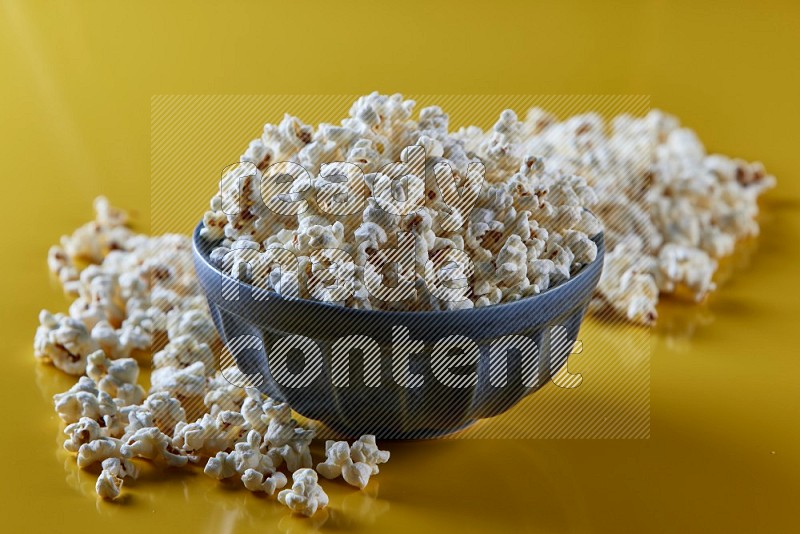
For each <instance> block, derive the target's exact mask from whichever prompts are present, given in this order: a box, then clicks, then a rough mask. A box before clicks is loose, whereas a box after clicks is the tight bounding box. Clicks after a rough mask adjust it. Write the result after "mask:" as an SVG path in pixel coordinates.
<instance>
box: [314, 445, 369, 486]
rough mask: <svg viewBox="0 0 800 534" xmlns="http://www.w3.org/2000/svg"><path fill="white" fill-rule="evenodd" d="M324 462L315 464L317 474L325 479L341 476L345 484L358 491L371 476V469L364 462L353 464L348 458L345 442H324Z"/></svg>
mask: <svg viewBox="0 0 800 534" xmlns="http://www.w3.org/2000/svg"><path fill="white" fill-rule="evenodd" d="M325 456H326V459H325V461H324V462H322V463H320V464H317V472H318V473H319V474H320V475H322V476H324V477H325V478H327V479H333V478H336V477H338V476H341V477H342V478H343V479H344V481H345V482H347V483H348V484H350V485H351V486H356V487H357V488H359V489H364V488H365V487H366V485H367V482H369V477H370V475H372V467H371V466H369V465H367V464H366V463H364V462H353V460H352V458H351V457H350V446H349V445H348V444H347V442H346V441H332V440H328V441H326V442H325Z"/></svg>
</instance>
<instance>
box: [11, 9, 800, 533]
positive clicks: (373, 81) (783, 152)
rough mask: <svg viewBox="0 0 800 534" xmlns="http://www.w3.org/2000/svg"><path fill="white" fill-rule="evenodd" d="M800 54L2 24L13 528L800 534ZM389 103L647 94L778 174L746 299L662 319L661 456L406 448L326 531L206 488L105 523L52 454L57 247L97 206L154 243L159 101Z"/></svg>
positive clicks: (654, 422)
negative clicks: (131, 214) (341, 97)
mask: <svg viewBox="0 0 800 534" xmlns="http://www.w3.org/2000/svg"><path fill="white" fill-rule="evenodd" d="M523 6H524V7H523ZM798 35H800V7H798V6H797V5H796V4H792V3H789V2H786V3H783V4H781V3H777V2H776V3H769V4H765V3H758V2H749V3H730V2H726V3H720V4H719V6H714V5H713V4H712V3H705V2H698V1H693V2H642V3H637V4H633V3H630V4H628V3H604V4H600V3H593V2H552V3H550V2H548V3H542V4H540V5H534V4H522V3H511V2H492V3H487V2H482V3H470V2H440V3H437V4H435V5H432V4H431V3H428V2H420V3H414V2H402V3H398V2H395V3H392V4H385V5H378V4H377V3H374V2H362V3H333V2H327V3H322V2H320V3H317V2H309V1H306V2H298V3H294V4H291V5H290V3H289V2H282V3H275V4H272V3H270V4H267V3H262V2H246V3H245V2H240V3H237V4H236V5H227V4H223V3H221V2H220V3H213V4H212V3H206V2H188V1H184V2H171V3H169V4H168V5H166V4H164V3H162V2H158V3H156V2H125V3H121V2H120V3H116V2H100V1H97V2H82V3H67V2H58V1H47V2H45V1H33V2H11V1H5V0H0V75H1V76H2V83H0V124H1V125H2V128H0V136H1V137H0V161H1V162H2V165H3V167H2V184H3V186H4V195H3V198H4V200H5V209H4V210H3V214H4V217H3V221H4V223H5V231H4V232H3V233H4V236H5V239H6V242H5V243H4V253H3V260H4V261H3V262H2V280H3V286H2V287H3V294H2V303H3V304H2V317H0V319H2V321H1V322H0V325H2V340H3V342H4V345H3V349H4V352H5V362H6V367H5V369H4V372H3V373H2V374H0V394H1V395H2V396H3V403H2V406H3V418H2V440H0V443H1V444H2V445H1V446H2V462H3V466H4V470H3V475H4V476H3V480H2V482H0V487H1V488H2V489H0V496H1V498H2V500H0V503H2V506H3V509H4V512H5V518H4V519H5V526H6V527H7V528H9V529H11V531H22V530H29V531H30V530H32V531H45V530H46V531H55V530H58V531H64V532H69V531H79V530H80V531H82V532H86V531H89V530H95V529H96V530H99V529H108V530H110V529H113V530H114V531H116V532H129V531H130V532H133V531H137V532H141V531H142V530H161V529H164V530H166V529H168V528H169V529H182V530H183V531H202V532H218V531H262V532H263V531H267V532H270V531H273V530H279V531H291V532H294V531H302V530H304V529H306V528H307V527H312V528H315V527H316V528H320V529H322V530H325V529H330V530H354V531H357V530H370V529H378V530H381V531H408V530H412V531H426V530H434V529H436V530H442V529H453V530H459V531H474V530H487V529H500V528H503V529H509V530H510V529H516V530H523V529H524V530H531V531H541V532H605V531H613V532H650V531H660V532H675V531H684V532H687V531H688V532H692V531H717V530H723V531H735V532H740V531H741V532H752V531H763V532H793V531H796V530H797V525H796V504H797V501H798V497H800V426H798V424H797V416H798V411H800V387H798V385H797V381H798V372H800V362H798V357H797V354H796V353H797V350H796V349H795V348H794V344H795V342H794V335H795V332H796V330H797V327H796V321H797V319H798V318H799V316H798V308H799V306H798V300H800V291H798V289H797V287H798V286H797V284H798V280H797V274H796V273H797V272H798V268H797V263H798V261H800V249H799V248H798V239H797V237H798V232H800V213H799V211H800V210H798V207H800V157H798V149H797V142H798V134H797V127H798V123H799V122H800V114H798V103H797V95H798V94H799V93H800V80H799V79H798V77H799V76H800V74H798V69H797V66H798V65H799V64H800V46H799V45H798ZM373 89H377V90H381V91H384V92H395V91H400V92H404V93H416V94H436V93H449V94H460V93H502V94H508V93H518V94H569V93H608V94H620V93H631V94H649V95H651V96H652V104H653V105H654V106H656V107H660V108H663V109H666V110H668V111H670V112H673V113H676V114H677V115H679V116H680V117H681V118H682V119H683V120H684V122H685V123H686V124H688V125H690V126H692V127H693V128H695V129H696V130H697V131H698V132H699V134H700V136H701V139H703V140H704V141H705V142H706V143H707V145H708V147H709V148H710V149H712V150H715V151H719V152H722V153H725V154H731V155H735V156H740V157H744V158H748V159H761V160H762V161H764V163H765V164H766V165H767V167H768V169H769V170H770V171H771V172H773V173H774V174H776V175H777V176H778V178H779V186H778V188H777V189H776V190H774V191H772V192H771V193H770V194H769V195H768V197H767V198H766V199H765V202H764V206H765V210H766V213H765V215H764V216H763V217H762V225H763V236H762V238H761V239H760V240H759V241H758V242H757V243H751V244H747V246H746V247H745V248H744V249H743V251H741V252H740V253H739V254H738V255H737V257H736V258H734V260H735V261H731V262H730V263H731V265H730V266H729V267H731V269H733V270H735V271H736V273H737V276H736V277H735V278H734V279H732V280H730V281H728V282H727V283H725V284H724V286H723V287H722V289H721V290H720V291H719V293H718V294H716V295H714V297H713V298H712V299H711V301H710V302H709V303H708V305H707V306H703V307H699V308H694V307H687V306H684V305H681V304H678V303H666V304H665V305H663V306H662V307H661V308H660V311H661V315H662V319H663V320H662V321H661V322H660V324H659V327H658V328H657V329H656V331H655V332H654V335H653V346H652V353H651V377H652V381H651V410H652V411H651V427H650V438H649V439H647V440H627V441H619V440H617V441H615V440H603V441H600V440H595V441H592V440H571V441H570V440H549V441H548V440H521V441H513V440H491V441H475V440H440V441H431V442H415V443H396V444H391V450H392V455H393V458H392V461H391V462H390V463H389V464H387V466H386V468H385V469H383V470H382V473H381V475H379V477H378V478H377V479H375V483H374V484H371V485H370V488H369V491H368V492H367V493H366V494H360V493H358V492H354V491H351V490H350V489H349V488H347V487H345V486H343V485H340V484H329V485H328V486H326V487H327V488H328V489H329V490H330V491H329V493H330V495H331V499H332V506H331V510H330V511H329V512H328V513H327V515H326V516H324V517H321V518H317V519H316V520H312V521H303V520H300V519H296V518H293V517H289V516H288V515H287V513H286V511H285V510H284V509H283V508H281V507H279V506H277V505H275V504H274V503H273V502H271V501H270V500H269V499H261V498H258V497H256V496H253V495H250V494H247V493H246V492H244V491H237V490H236V489H235V486H231V487H228V486H225V485H222V486H220V485H218V484H216V483H214V482H213V481H211V480H208V479H206V478H205V477H204V476H202V475H198V474H193V473H188V474H182V473H181V472H175V473H173V474H172V476H169V477H162V476H160V475H159V474H157V473H151V472H146V473H145V474H144V476H143V477H142V478H141V479H140V480H138V481H136V482H135V484H131V486H130V488H128V486H127V485H126V489H129V491H128V492H127V494H128V495H129V497H127V498H126V501H125V502H123V503H121V505H111V504H107V503H98V502H97V501H96V499H95V498H94V496H93V484H94V477H93V476H92V475H91V474H89V473H83V472H80V471H78V470H77V469H75V468H74V466H73V465H72V461H71V460H70V459H69V458H68V457H67V455H66V454H65V453H64V452H62V451H61V449H60V443H61V441H62V438H61V436H60V435H59V433H58V432H59V430H58V422H57V419H56V418H55V416H54V415H53V413H52V407H51V401H50V395H51V394H52V393H54V392H56V391H59V390H61V389H64V388H65V387H66V386H68V385H69V383H70V381H69V380H68V379H65V378H64V377H62V376H60V375H59V374H58V373H56V372H55V371H53V370H52V369H49V368H44V367H41V366H38V365H35V364H34V362H33V360H32V348H31V344H32V337H33V333H34V330H35V327H36V315H37V312H38V310H39V309H41V308H43V307H45V308H48V309H51V310H64V309H65V308H66V302H65V300H64V298H63V297H62V295H61V293H60V292H59V291H58V289H57V288H56V286H55V285H53V284H52V283H51V282H50V281H49V277H48V274H47V270H46V267H45V262H44V259H45V255H46V250H47V248H48V246H49V245H50V244H52V243H54V242H56V241H57V239H58V237H59V236H60V235H61V234H62V233H64V232H66V231H69V230H71V229H72V228H74V227H76V226H77V225H78V224H80V223H82V222H84V221H85V220H86V219H87V217H88V216H89V211H90V208H89V206H90V201H91V199H92V198H93V197H94V196H96V195H97V194H105V195H107V196H109V197H110V198H111V199H112V200H113V201H114V202H115V203H117V204H119V205H122V206H123V207H126V208H129V209H132V210H135V211H137V212H138V214H137V215H138V218H137V221H139V227H141V228H143V229H146V228H147V227H148V226H149V224H150V222H151V213H150V199H149V196H150V102H151V97H152V95H156V94H229V93H232V94H270V93H276V94H297V93H302V94H305V93H314V94H317V93H348V94H352V93H364V92H368V91H371V90H373ZM248 135H252V134H248ZM247 139H249V137H246V138H243V139H242V143H244V142H245V141H246V140H247ZM197 150H202V147H197ZM191 157H192V154H191V153H187V158H191ZM198 179H201V180H205V179H206V177H198ZM198 209H202V208H198ZM587 365H589V364H588V363H587ZM323 520H324V522H323Z"/></svg>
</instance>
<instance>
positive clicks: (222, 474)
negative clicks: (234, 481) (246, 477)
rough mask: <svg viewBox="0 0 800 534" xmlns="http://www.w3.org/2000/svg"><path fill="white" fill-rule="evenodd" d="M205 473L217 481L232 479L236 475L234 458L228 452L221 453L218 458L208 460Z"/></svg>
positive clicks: (217, 455)
mask: <svg viewBox="0 0 800 534" xmlns="http://www.w3.org/2000/svg"><path fill="white" fill-rule="evenodd" d="M203 472H204V473H205V474H206V475H208V476H210V477H212V478H216V479H217V480H222V479H224V478H230V477H232V476H233V475H235V474H236V465H235V463H234V458H233V457H232V456H231V455H230V454H229V453H227V452H224V451H219V452H218V453H217V454H216V456H214V457H213V458H209V459H208V462H206V466H205V468H204V469H203Z"/></svg>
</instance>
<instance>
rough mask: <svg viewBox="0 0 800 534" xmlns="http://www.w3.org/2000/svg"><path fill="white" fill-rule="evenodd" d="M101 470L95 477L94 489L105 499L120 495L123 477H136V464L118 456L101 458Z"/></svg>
mask: <svg viewBox="0 0 800 534" xmlns="http://www.w3.org/2000/svg"><path fill="white" fill-rule="evenodd" d="M102 465H103V470H102V471H101V472H100V476H99V477H97V484H96V485H95V491H97V494H98V495H99V496H100V497H101V498H103V499H106V500H111V501H113V500H116V499H117V498H118V497H119V496H120V491H121V489H122V483H123V479H124V478H126V477H131V478H136V476H137V474H138V473H137V470H136V466H135V465H134V464H133V462H131V461H130V460H126V459H122V460H121V459H119V458H108V459H106V460H103V464H102Z"/></svg>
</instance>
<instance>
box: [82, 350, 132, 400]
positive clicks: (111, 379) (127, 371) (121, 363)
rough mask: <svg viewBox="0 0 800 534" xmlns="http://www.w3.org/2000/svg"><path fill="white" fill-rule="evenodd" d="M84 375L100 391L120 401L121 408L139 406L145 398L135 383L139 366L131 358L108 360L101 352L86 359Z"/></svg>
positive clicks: (94, 353) (96, 352)
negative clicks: (92, 381) (132, 405)
mask: <svg viewBox="0 0 800 534" xmlns="http://www.w3.org/2000/svg"><path fill="white" fill-rule="evenodd" d="M87 362H88V365H87V368H86V374H87V375H88V376H89V377H90V378H91V379H92V380H94V381H95V383H96V384H97V388H98V389H99V390H100V391H105V392H106V393H108V394H109V395H111V396H112V397H113V398H115V399H119V401H121V403H120V404H121V406H129V405H131V404H140V403H141V402H142V400H143V399H144V397H145V392H144V388H143V387H142V386H140V385H139V384H137V383H136V380H137V379H138V377H139V364H138V363H136V360H134V359H133V358H120V359H118V360H110V359H108V358H107V357H106V355H105V353H104V352H103V351H102V350H98V351H95V352H93V353H91V354H90V355H89V357H88V358H87Z"/></svg>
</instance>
